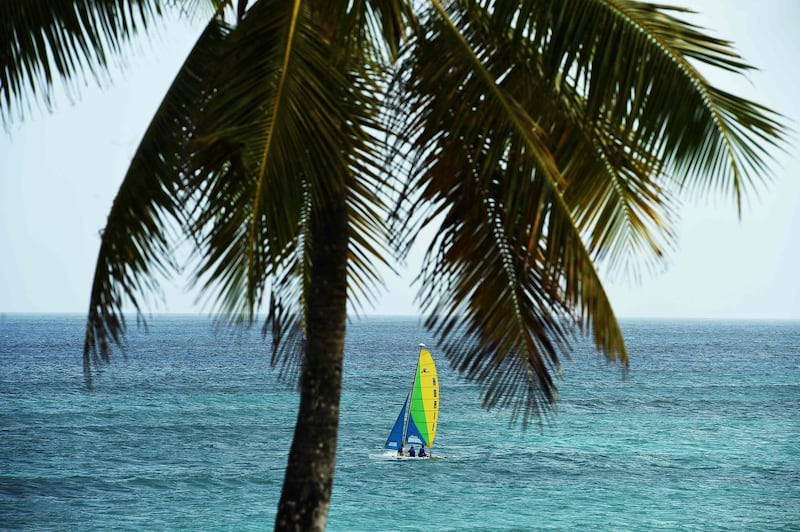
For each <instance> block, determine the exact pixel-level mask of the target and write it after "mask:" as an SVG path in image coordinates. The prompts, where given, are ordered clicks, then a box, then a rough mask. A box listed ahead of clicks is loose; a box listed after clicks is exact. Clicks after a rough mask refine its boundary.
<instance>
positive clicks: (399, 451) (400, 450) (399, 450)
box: [397, 445, 406, 456]
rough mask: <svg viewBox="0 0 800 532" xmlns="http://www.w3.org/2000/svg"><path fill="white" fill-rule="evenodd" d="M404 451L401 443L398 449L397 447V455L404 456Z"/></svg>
mask: <svg viewBox="0 0 800 532" xmlns="http://www.w3.org/2000/svg"><path fill="white" fill-rule="evenodd" d="M405 455H406V453H405V452H403V446H402V445H401V446H400V448H399V449H397V456H405Z"/></svg>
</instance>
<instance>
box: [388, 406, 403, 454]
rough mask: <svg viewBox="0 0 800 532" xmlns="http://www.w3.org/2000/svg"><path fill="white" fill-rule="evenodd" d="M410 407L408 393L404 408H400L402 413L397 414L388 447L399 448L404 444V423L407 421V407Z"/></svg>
mask: <svg viewBox="0 0 800 532" xmlns="http://www.w3.org/2000/svg"><path fill="white" fill-rule="evenodd" d="M407 408H408V395H406V400H405V402H404V403H403V408H402V409H401V410H400V415H399V416H397V421H395V422H394V427H392V431H391V432H390V433H389V437H388V438H387V439H386V448H387V449H395V450H397V449H399V448H400V447H401V446H402V445H403V425H405V422H406V409H407Z"/></svg>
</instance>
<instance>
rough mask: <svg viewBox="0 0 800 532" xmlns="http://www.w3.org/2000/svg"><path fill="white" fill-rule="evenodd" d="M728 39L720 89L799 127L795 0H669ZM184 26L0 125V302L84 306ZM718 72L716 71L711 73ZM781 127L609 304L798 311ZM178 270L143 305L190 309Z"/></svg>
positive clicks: (792, 182)
mask: <svg viewBox="0 0 800 532" xmlns="http://www.w3.org/2000/svg"><path fill="white" fill-rule="evenodd" d="M672 3H673V4H679V5H690V6H691V7H692V8H693V9H696V10H698V11H700V13H701V14H700V15H699V16H697V17H695V18H693V20H694V21H695V22H696V23H699V24H700V25H702V26H704V27H706V28H708V29H709V30H710V32H711V33H712V34H713V35H715V36H717V37H721V38H725V39H729V40H732V41H733V42H734V43H735V46H736V49H737V50H738V51H739V52H740V53H741V55H742V56H743V57H744V59H745V60H746V61H747V62H749V63H750V64H752V65H755V66H757V67H758V68H759V69H760V71H758V72H754V73H752V74H750V75H749V76H748V78H747V79H744V78H743V79H740V80H731V79H730V78H722V77H718V76H715V75H713V74H711V73H708V72H706V73H707V74H709V77H710V78H711V79H712V80H714V81H715V82H716V83H718V84H720V85H721V86H723V87H724V88H727V89H729V90H731V91H732V92H735V93H737V94H740V95H744V96H746V97H749V98H753V99H756V100H757V101H759V102H760V103H763V104H765V105H767V106H769V107H771V108H773V109H775V110H776V111H778V112H780V113H781V114H783V115H784V116H785V117H786V122H787V123H789V125H790V126H791V127H793V128H795V129H798V128H800V126H798V124H800V104H798V102H800V83H799V82H800V67H798V65H799V64H800V62H798V59H797V58H798V57H800V39H798V38H797V35H796V31H797V28H798V27H800V2H797V1H795V0H764V1H763V2H752V1H751V0H718V1H712V0H704V1H700V0H696V1H693V2H681V1H677V0H676V1H674V2H672ZM197 29H198V28H190V27H187V26H186V25H181V24H177V25H173V26H171V29H170V32H169V34H168V35H162V36H161V37H160V38H159V40H158V41H157V42H156V44H155V45H154V46H152V47H151V46H150V45H144V46H142V47H141V48H140V49H139V50H138V53H137V54H136V57H134V58H133V59H132V60H130V61H129V63H128V65H127V68H126V72H125V73H124V74H119V73H117V74H115V77H114V80H115V84H114V87H113V88H111V89H108V90H104V91H103V90H100V89H97V88H95V87H94V86H93V85H92V84H90V85H87V86H86V87H85V88H84V89H83V90H82V96H81V99H80V101H78V102H76V103H70V102H68V101H64V100H62V101H61V102H60V103H59V105H58V107H57V109H56V111H55V112H54V113H53V114H47V113H45V112H41V111H37V110H36V109H34V110H33V111H32V112H31V113H29V116H28V117H27V118H26V120H25V121H24V122H23V123H21V124H20V123H15V124H12V125H11V126H10V128H9V131H0V312H85V311H86V308H87V304H88V298H89V291H90V287H91V280H92V275H93V272H94V262H95V259H96V254H97V250H98V247H99V242H100V240H99V231H100V230H101V229H102V227H103V225H104V221H105V218H106V215H107V213H108V210H109V208H110V206H111V202H112V200H113V197H114V194H115V193H116V190H117V188H118V187H119V184H120V183H121V180H122V178H123V176H124V174H125V170H126V168H127V166H128V164H129V161H130V159H131V157H132V155H133V153H134V151H135V149H136V146H137V145H138V142H139V140H140V138H141V135H142V133H143V132H144V129H145V128H146V126H147V124H148V122H149V120H150V118H151V117H152V114H153V112H154V111H155V109H156V107H157V105H158V104H159V102H160V100H161V97H162V96H163V94H164V92H165V91H166V88H167V86H168V85H169V83H170V82H171V81H172V77H173V75H174V73H175V72H176V71H177V67H178V66H179V64H180V63H181V62H182V60H183V58H184V56H185V54H186V53H187V52H188V50H189V48H190V46H191V45H192V43H193V40H194V38H195V37H196V35H197ZM717 80H719V81H717ZM797 138H798V135H797V134H795V135H793V137H792V138H791V139H790V141H789V143H788V147H787V150H786V153H780V152H776V154H775V157H776V162H775V163H774V164H773V165H772V166H773V169H774V171H773V173H774V180H773V181H772V182H771V183H770V184H769V185H768V186H765V187H762V188H761V193H760V194H759V195H758V196H757V197H752V199H751V201H750V202H749V204H747V205H746V206H745V208H744V212H743V215H742V218H741V220H740V219H739V218H738V216H737V212H736V208H735V205H733V204H732V202H728V203H725V202H724V201H714V202H712V203H709V204H706V203H697V202H694V203H692V202H688V203H687V204H686V205H685V208H684V209H683V211H682V214H681V218H682V220H681V222H680V224H679V225H678V226H677V233H678V249H677V250H676V251H675V252H674V253H672V254H670V255H669V256H668V260H667V262H665V265H664V266H665V271H664V272H662V273H658V274H652V275H649V276H645V277H644V278H642V279H641V280H640V281H639V282H638V283H630V282H625V281H615V282H608V283H607V285H606V286H607V289H608V291H609V294H610V297H611V300H612V303H613V305H614V308H615V310H616V312H617V314H618V315H619V316H621V317H685V318H697V317H702V318H789V319H800V272H799V271H798V265H800V184H798V171H799V170H800V160H799V158H798V151H797V148H796V146H797ZM418 265H419V257H418V254H417V255H415V256H412V258H411V260H410V263H409V268H408V270H407V273H406V274H404V275H403V276H402V277H400V278H396V277H393V276H391V275H390V276H387V279H386V281H387V291H386V293H385V295H384V297H383V298H382V300H381V301H379V302H378V303H377V304H376V305H375V307H374V309H366V310H367V312H368V313H375V314H416V313H417V312H416V310H415V306H414V304H413V299H414V294H415V293H416V289H415V288H412V287H411V286H410V282H411V279H413V276H414V272H416V271H417V268H418ZM181 286H182V285H181V284H180V282H176V283H175V284H174V285H170V284H165V287H164V288H165V292H166V300H165V301H164V302H160V301H159V300H153V301H152V304H151V306H150V310H152V311H154V312H203V311H205V310H207V309H206V308H204V307H203V306H201V305H195V304H194V299H195V297H196V294H193V293H192V294H187V293H185V292H184V291H183V290H182V288H181Z"/></svg>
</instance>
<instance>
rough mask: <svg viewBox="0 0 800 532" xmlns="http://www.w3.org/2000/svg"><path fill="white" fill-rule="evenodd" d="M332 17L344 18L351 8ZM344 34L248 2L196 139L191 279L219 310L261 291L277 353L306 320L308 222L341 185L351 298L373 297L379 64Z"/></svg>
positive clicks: (248, 314)
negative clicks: (357, 51) (195, 250)
mask: <svg viewBox="0 0 800 532" xmlns="http://www.w3.org/2000/svg"><path fill="white" fill-rule="evenodd" d="M335 15H336V16H337V17H339V18H340V19H341V21H342V22H341V26H342V27H349V26H352V21H351V20H350V19H349V17H350V14H349V13H348V12H344V13H339V14H335ZM332 16H333V15H332ZM353 16H355V15H353ZM359 16H361V15H360V14H359ZM345 36H346V37H348V39H349V38H350V37H352V35H344V36H343V37H342V39H343V40H342V41H341V42H339V41H331V39H330V38H328V37H326V32H325V28H321V27H319V26H318V25H317V23H316V22H315V19H313V18H312V17H310V13H308V12H306V11H305V10H304V9H302V8H301V4H300V3H295V4H286V3H284V2H277V1H276V2H269V1H268V2H259V3H258V4H256V5H254V6H253V7H252V8H251V9H250V10H249V11H248V12H247V15H246V16H245V17H244V18H243V20H242V21H241V23H240V24H239V25H238V26H237V27H236V29H235V31H234V32H233V33H232V35H231V39H230V43H229V45H230V49H231V53H230V57H229V58H228V60H227V61H226V65H225V68H223V69H221V70H220V72H219V73H218V75H217V76H216V78H215V82H214V84H215V90H214V97H213V98H211V99H210V100H209V102H208V104H207V105H206V106H205V107H204V108H203V110H202V114H203V118H202V120H200V121H199V124H198V128H197V131H196V134H195V136H194V140H193V142H192V146H193V155H192V174H193V176H194V181H195V183H196V184H197V186H196V188H197V189H198V190H202V193H201V198H200V200H199V205H201V206H202V208H201V209H200V210H199V212H200V215H199V216H197V217H196V218H195V219H194V220H193V225H192V227H191V232H192V234H194V235H195V237H196V239H197V242H198V245H199V250H201V251H200V253H201V256H200V266H199V268H198V270H197V279H198V281H200V280H201V279H202V282H203V287H204V291H206V293H212V292H213V293H215V294H216V295H215V296H213V299H216V300H217V301H220V310H222V311H223V312H224V313H226V314H230V315H235V316H243V317H244V319H250V320H251V319H254V317H255V312H256V311H257V309H258V307H259V306H260V303H261V301H262V298H263V297H264V295H265V292H266V291H267V290H268V289H269V290H270V292H271V295H270V313H269V316H268V323H267V324H265V330H269V331H270V332H271V334H272V335H273V342H274V343H275V347H276V349H277V350H278V351H280V352H281V353H283V358H284V359H285V358H286V357H289V358H291V359H292V360H299V351H298V349H299V346H301V345H302V342H301V341H299V340H298V339H297V338H294V337H293V336H292V335H291V334H290V335H289V336H288V337H287V338H286V340H287V342H288V343H287V345H291V346H294V347H292V348H291V349H283V348H281V346H280V345H281V339H282V335H283V331H294V333H297V334H299V331H301V330H302V326H303V324H304V323H305V315H306V313H307V308H306V307H305V305H306V301H307V300H306V296H305V290H306V288H307V279H308V276H309V269H308V268H309V267H310V262H309V261H310V259H309V256H310V255H309V254H310V250H311V249H313V247H314V246H315V242H314V233H313V231H311V230H309V227H311V225H313V224H311V221H312V220H313V219H314V217H315V216H317V213H318V212H321V211H323V210H324V209H325V206H326V204H327V202H328V201H329V198H331V197H334V196H336V195H337V194H339V193H340V192H341V191H343V190H346V191H347V202H348V210H349V230H350V231H351V240H350V246H351V247H350V250H351V252H350V258H351V261H350V262H349V271H348V276H349V280H350V283H351V285H352V286H353V287H354V288H355V289H356V292H355V296H356V297H355V301H356V302H357V301H358V300H359V299H358V294H362V295H364V297H367V298H369V297H370V294H371V293H372V292H371V291H372V290H374V288H373V287H374V286H376V283H379V277H378V274H377V270H376V268H375V264H376V262H382V261H384V260H385V253H382V245H381V244H380V242H381V240H385V238H386V236H385V233H386V230H385V227H384V226H383V224H382V222H381V216H380V213H381V211H382V210H384V209H385V208H384V207H383V206H382V203H381V202H382V201H383V200H382V199H381V198H382V193H381V192H380V191H379V190H377V189H376V187H375V184H376V183H378V182H379V180H380V179H381V178H380V175H379V161H380V158H381V156H382V155H381V154H382V150H381V148H380V143H381V141H380V136H379V132H380V126H379V124H378V123H377V121H376V116H377V115H378V113H379V111H380V100H379V96H380V90H379V88H378V85H377V82H376V77H377V76H379V75H380V72H381V71H380V70H378V69H374V68H372V66H373V65H374V62H372V60H371V59H370V55H369V54H372V53H376V52H371V51H370V49H369V48H362V50H363V52H362V53H364V54H365V55H364V56H361V57H359V56H352V57H351V54H348V53H344V51H345V50H351V49H352V46H353V44H352V43H351V42H349V40H347V39H345V38H344V37H345ZM356 36H358V33H356ZM233 50H236V53H233ZM364 59H366V61H364ZM387 186H388V185H387ZM268 287H269V288H268ZM292 353H293V354H292ZM280 358H281V357H278V358H274V359H273V362H277V361H278V359H280ZM292 365H293V364H289V365H288V366H292ZM288 366H286V367H288Z"/></svg>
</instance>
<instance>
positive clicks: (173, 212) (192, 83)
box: [83, 19, 227, 382]
mask: <svg viewBox="0 0 800 532" xmlns="http://www.w3.org/2000/svg"><path fill="white" fill-rule="evenodd" d="M226 33H227V27H226V26H225V25H224V24H223V23H221V22H220V21H218V20H216V19H215V20H212V21H211V22H210V23H209V25H208V27H207V28H206V30H205V31H204V32H203V34H202V35H201V37H200V38H199V39H198V42H197V44H196V45H195V46H194V48H193V50H192V51H191V53H190V54H189V57H188V58H187V59H186V62H185V63H184V64H183V66H182V67H181V69H180V71H179V73H178V75H177V77H176V78H175V81H174V82H173V83H172V85H171V86H170V88H169V90H168V92H167V95H166V96H165V98H164V100H163V102H162V103H161V105H160V106H159V108H158V110H157V111H156V114H155V116H154V117H153V120H152V121H151V123H150V125H149V126H148V128H147V131H146V132H145V135H144V138H143V140H142V142H141V144H140V145H139V147H138V148H137V150H136V153H135V154H134V157H133V160H132V162H131V166H130V167H129V169H128V172H127V173H126V175H125V178H124V180H123V182H122V185H121V186H120V189H119V191H118V193H117V196H116V198H115V199H114V203H113V205H112V208H111V211H110V213H109V216H108V221H107V222H106V227H105V229H104V230H103V234H102V239H101V244H100V251H99V253H98V258H97V265H96V267H95V275H94V281H93V284H92V292H91V299H90V304H89V313H88V317H87V323H86V338H85V341H84V354H83V356H84V369H85V371H86V376H87V379H88V380H89V382H91V374H90V370H91V363H92V362H95V363H99V362H101V361H108V360H109V348H110V343H112V342H113V343H117V344H119V342H120V339H121V336H120V335H121V334H122V333H124V331H125V319H124V315H123V306H124V304H125V303H126V302H127V303H130V304H132V305H133V307H134V308H135V309H136V311H137V313H139V314H140V315H141V306H140V300H139V295H141V294H146V293H148V292H151V291H153V290H157V289H158V283H157V281H156V276H155V274H156V273H161V274H164V273H171V272H172V271H173V269H174V267H175V266H174V264H173V261H172V258H171V257H172V251H173V249H172V247H171V243H172V242H171V238H170V235H169V228H170V227H176V226H178V225H179V224H180V223H182V221H183V217H184V212H183V211H184V206H185V203H184V201H183V200H184V198H183V194H182V192H181V191H182V188H183V184H184V183H183V179H184V178H185V177H186V172H185V166H184V160H183V150H182V146H183V145H184V144H185V142H186V140H187V131H191V130H192V128H193V127H194V124H193V123H192V121H191V119H190V117H191V116H192V112H193V110H194V109H195V108H196V107H197V106H198V105H200V104H201V102H202V101H203V100H204V98H205V90H206V85H205V82H206V80H207V79H208V78H209V76H210V73H211V72H213V71H214V67H215V65H216V64H217V61H218V60H219V57H218V56H216V55H215V52H216V51H218V49H219V47H220V45H221V43H222V42H223V40H224V39H225V35H226Z"/></svg>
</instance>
